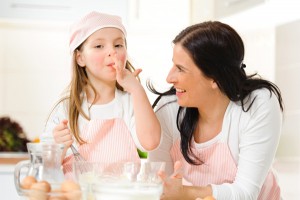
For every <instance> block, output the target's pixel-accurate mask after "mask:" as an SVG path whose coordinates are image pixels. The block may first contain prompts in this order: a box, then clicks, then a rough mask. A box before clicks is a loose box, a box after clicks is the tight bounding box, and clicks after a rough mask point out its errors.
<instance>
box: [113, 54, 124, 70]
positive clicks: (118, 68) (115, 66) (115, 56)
mask: <svg viewBox="0 0 300 200" xmlns="http://www.w3.org/2000/svg"><path fill="white" fill-rule="evenodd" d="M112 59H113V61H114V63H115V64H114V65H113V67H114V68H115V69H116V70H117V71H120V70H121V69H122V67H121V64H120V61H119V60H118V58H117V53H114V54H113V55H112Z"/></svg>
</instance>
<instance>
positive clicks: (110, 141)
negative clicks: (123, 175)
mask: <svg viewBox="0 0 300 200" xmlns="http://www.w3.org/2000/svg"><path fill="white" fill-rule="evenodd" d="M82 133H83V134H82V136H81V137H82V138H83V139H84V140H85V141H86V142H87V143H86V144H83V145H80V146H79V148H78V151H79V153H80V154H81V155H82V156H83V157H84V158H85V159H86V160H87V161H92V162H102V163H106V164H109V163H116V162H140V158H139V155H138V152H137V148H136V145H135V143H134V141H133V139H132V136H131V134H130V132H129V130H128V128H127V126H126V124H125V122H124V120H123V119H108V120H100V119H95V120H90V121H89V122H87V124H86V125H85V126H84V128H83V131H82ZM73 162H74V156H73V155H70V156H68V157H66V158H65V159H64V161H63V171H64V173H65V177H66V178H67V179H71V178H72V177H73V174H72V169H73V167H72V166H73Z"/></svg>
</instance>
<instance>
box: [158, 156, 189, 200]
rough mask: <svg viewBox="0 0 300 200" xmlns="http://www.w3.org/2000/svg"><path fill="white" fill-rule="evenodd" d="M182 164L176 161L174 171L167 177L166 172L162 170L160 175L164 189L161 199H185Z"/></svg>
mask: <svg viewBox="0 0 300 200" xmlns="http://www.w3.org/2000/svg"><path fill="white" fill-rule="evenodd" d="M181 171H182V164H181V162H179V161H176V162H175V164H174V173H173V174H172V175H171V176H170V177H167V176H166V174H165V172H163V171H160V172H159V173H158V175H159V176H160V178H161V179H162V181H163V184H164V191H163V194H162V195H161V197H160V199H161V200H184V199H185V198H184V189H183V185H182V172H181Z"/></svg>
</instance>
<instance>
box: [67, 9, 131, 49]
mask: <svg viewBox="0 0 300 200" xmlns="http://www.w3.org/2000/svg"><path fill="white" fill-rule="evenodd" d="M108 27H113V28H117V29H120V30H121V31H122V32H123V33H124V35H125V37H126V30H125V27H124V25H123V24H122V19H121V18H120V17H119V16H116V15H109V14H104V13H99V12H96V11H93V12H91V13H89V14H87V15H86V16H84V17H83V18H82V19H80V20H79V21H77V22H76V23H74V24H73V25H72V26H71V37H70V43H69V45H70V52H71V53H73V51H74V50H75V49H76V48H77V47H78V46H79V45H80V44H81V43H82V42H84V41H85V40H86V39H87V38H88V37H89V36H90V35H92V34H93V33H94V32H95V31H97V30H99V29H102V28H108Z"/></svg>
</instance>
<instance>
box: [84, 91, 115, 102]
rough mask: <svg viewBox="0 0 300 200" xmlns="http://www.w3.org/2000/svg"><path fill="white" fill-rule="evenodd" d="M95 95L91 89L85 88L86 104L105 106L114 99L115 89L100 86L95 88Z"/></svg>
mask: <svg viewBox="0 0 300 200" xmlns="http://www.w3.org/2000/svg"><path fill="white" fill-rule="evenodd" d="M95 89H96V93H97V94H95V93H94V91H93V89H92V88H91V87H87V90H86V95H87V102H88V103H91V104H92V103H93V104H94V105H95V104H107V103H109V102H111V101H112V100H113V99H114V98H115V90H116V87H111V86H101V87H99V86H98V87H95Z"/></svg>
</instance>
